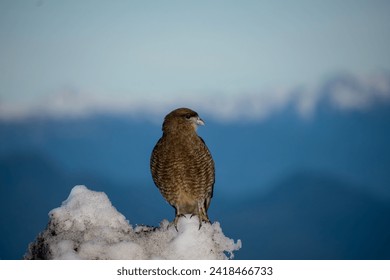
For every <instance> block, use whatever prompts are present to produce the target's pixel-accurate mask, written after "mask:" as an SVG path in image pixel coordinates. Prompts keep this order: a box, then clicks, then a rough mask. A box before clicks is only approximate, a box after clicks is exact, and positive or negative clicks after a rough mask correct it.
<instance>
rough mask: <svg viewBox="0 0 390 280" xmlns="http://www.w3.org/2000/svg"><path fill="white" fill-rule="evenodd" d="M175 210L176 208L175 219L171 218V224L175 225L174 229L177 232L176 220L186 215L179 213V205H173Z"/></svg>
mask: <svg viewBox="0 0 390 280" xmlns="http://www.w3.org/2000/svg"><path fill="white" fill-rule="evenodd" d="M175 210H176V213H175V219H173V222H172V223H173V225H174V226H175V229H176V231H177V232H178V230H177V222H178V221H179V219H180V218H181V217H185V218H187V217H186V215H184V214H182V213H180V210H179V207H175ZM170 225H171V224H169V226H170Z"/></svg>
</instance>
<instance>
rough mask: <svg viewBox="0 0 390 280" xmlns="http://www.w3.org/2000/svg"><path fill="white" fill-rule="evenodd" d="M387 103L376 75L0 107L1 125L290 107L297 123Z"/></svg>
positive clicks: (247, 116) (230, 117)
mask: <svg viewBox="0 0 390 280" xmlns="http://www.w3.org/2000/svg"><path fill="white" fill-rule="evenodd" d="M389 100H390V76H389V75H388V74H387V73H377V74H375V75H372V76H369V77H359V78H358V77H353V76H347V75H339V76H336V77H335V78H333V79H330V80H328V81H326V82H325V83H323V84H321V85H318V86H316V87H312V88H309V87H300V88H294V89H286V88H273V89H268V90H262V91H251V92H245V93H242V94H225V95H224V94H210V95H206V94H193V93H187V94H186V93H182V94H177V95H176V96H172V95H169V97H167V96H165V95H160V96H159V95H156V94H130V93H128V94H120V95H117V94H112V95H107V94H96V93H95V94H92V93H90V92H84V91H77V90H73V89H63V90H61V91H59V92H57V93H56V94H53V95H50V96H47V97H46V98H43V99H40V100H36V101H35V103H33V104H27V103H4V102H3V103H0V119H18V118H19V119H20V118H26V117H30V116H36V115H43V116H49V117H83V116H89V115H93V114H95V113H108V114H112V113H113V114H128V115H130V116H135V117H138V118H143V119H149V120H158V121H160V120H161V117H162V116H164V115H165V114H166V113H167V112H169V111H170V110H172V109H174V108H177V107H182V106H185V107H191V108H193V109H195V110H197V111H198V112H200V113H202V115H203V114H207V115H209V116H211V117H212V118H213V119H215V120H217V121H221V122H228V121H237V120H263V119H265V118H267V117H269V116H272V115H273V114H275V113H277V112H279V111H281V110H283V109H284V108H286V107H288V106H289V107H291V108H294V109H295V110H296V112H297V113H298V114H299V115H300V116H302V117H305V118H307V117H310V116H311V115H313V114H314V113H315V110H316V108H317V106H319V105H320V104H321V103H320V102H321V101H325V102H328V103H329V104H331V105H332V106H333V107H336V108H339V109H342V110H364V109H366V108H368V107H370V106H373V105H375V104H377V103H380V102H384V101H389Z"/></svg>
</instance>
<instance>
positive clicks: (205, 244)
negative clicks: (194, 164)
mask: <svg viewBox="0 0 390 280" xmlns="http://www.w3.org/2000/svg"><path fill="white" fill-rule="evenodd" d="M49 215H50V221H49V224H48V227H47V228H46V230H45V231H43V232H42V233H40V235H39V236H38V237H37V239H36V240H35V241H34V242H33V243H31V244H30V246H29V250H28V252H27V254H26V256H25V258H26V259H228V258H233V256H234V254H233V251H236V250H239V249H240V248H241V241H240V240H238V241H237V242H234V241H233V240H232V239H230V238H228V237H226V236H225V235H224V234H223V232H222V229H221V226H220V224H219V223H218V222H214V223H213V224H205V223H203V225H202V227H201V228H200V229H199V220H198V219H197V217H193V218H191V217H190V216H189V215H187V216H186V217H182V218H180V219H179V222H178V225H177V228H178V230H176V229H175V227H174V226H169V222H168V221H167V220H163V221H162V222H161V224H160V226H159V227H158V228H152V227H147V226H136V227H133V226H131V225H130V224H129V222H128V221H127V220H126V218H125V217H124V216H123V215H122V214H121V213H119V212H118V211H117V210H116V209H115V208H114V207H113V206H112V205H111V202H110V201H109V199H108V197H107V196H106V195H105V194H104V193H102V192H94V191H91V190H88V189H87V188H86V187H85V186H76V187H74V188H73V189H72V191H71V193H70V195H69V197H68V199H67V200H65V201H64V202H63V203H62V206H61V207H59V208H56V209H53V210H52V211H50V213H49Z"/></svg>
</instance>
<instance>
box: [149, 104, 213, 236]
mask: <svg viewBox="0 0 390 280" xmlns="http://www.w3.org/2000/svg"><path fill="white" fill-rule="evenodd" d="M199 125H204V121H203V120H202V119H201V118H200V117H199V116H198V114H197V113H196V112H194V111H192V110H191V109H188V108H179V109H176V110H173V111H172V112H170V113H169V114H168V115H166V116H165V119H164V123H163V125H162V131H163V135H162V137H161V138H160V139H159V140H158V142H157V144H156V146H155V147H154V149H153V152H152V156H151V159H150V170H151V173H152V177H153V181H154V183H155V184H156V186H157V187H158V189H159V190H160V192H161V194H162V196H163V197H164V198H165V200H166V201H167V202H168V203H169V204H170V205H171V206H172V207H173V208H175V210H176V216H175V219H174V221H173V224H174V225H175V227H176V229H177V221H178V219H179V217H181V216H184V215H185V214H191V217H192V216H193V215H197V216H198V218H199V228H200V227H201V226H202V221H204V222H210V220H209V218H208V216H207V209H208V208H209V205H210V201H211V198H212V196H213V188H214V182H215V169H214V161H213V159H212V157H211V154H210V151H209V149H208V148H207V146H206V144H205V142H204V141H203V139H202V138H201V137H199V136H198V134H197V133H196V129H197V127H198V126H199Z"/></svg>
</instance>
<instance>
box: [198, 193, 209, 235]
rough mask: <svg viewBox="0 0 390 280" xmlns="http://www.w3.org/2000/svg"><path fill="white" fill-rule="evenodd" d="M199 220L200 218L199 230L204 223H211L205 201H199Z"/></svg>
mask: <svg viewBox="0 0 390 280" xmlns="http://www.w3.org/2000/svg"><path fill="white" fill-rule="evenodd" d="M198 218H199V229H200V228H201V227H202V222H206V223H210V220H209V217H208V216H207V212H206V208H205V205H204V201H201V200H199V201H198Z"/></svg>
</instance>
